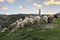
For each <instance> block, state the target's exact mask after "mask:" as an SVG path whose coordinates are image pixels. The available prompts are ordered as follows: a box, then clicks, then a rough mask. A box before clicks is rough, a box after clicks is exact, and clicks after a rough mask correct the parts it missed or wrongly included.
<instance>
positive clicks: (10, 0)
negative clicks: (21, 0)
mask: <svg viewBox="0 0 60 40" xmlns="http://www.w3.org/2000/svg"><path fill="white" fill-rule="evenodd" d="M7 1H8V2H9V3H14V1H15V0H7Z"/></svg>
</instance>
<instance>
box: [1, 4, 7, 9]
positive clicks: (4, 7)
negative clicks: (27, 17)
mask: <svg viewBox="0 0 60 40" xmlns="http://www.w3.org/2000/svg"><path fill="white" fill-rule="evenodd" d="M0 9H3V10H7V9H8V8H7V6H6V5H2V6H0Z"/></svg>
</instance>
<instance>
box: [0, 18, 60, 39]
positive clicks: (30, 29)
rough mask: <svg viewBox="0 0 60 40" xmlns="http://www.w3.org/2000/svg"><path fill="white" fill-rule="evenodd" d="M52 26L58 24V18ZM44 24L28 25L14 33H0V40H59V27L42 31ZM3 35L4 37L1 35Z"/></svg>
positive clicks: (59, 20)
mask: <svg viewBox="0 0 60 40" xmlns="http://www.w3.org/2000/svg"><path fill="white" fill-rule="evenodd" d="M53 24H60V18H58V19H56V20H55V21H53ZM44 26H45V23H44V22H43V21H41V22H40V23H39V24H32V25H28V26H26V27H25V28H23V29H18V30H17V31H16V32H14V33H10V30H9V31H8V32H5V34H4V33H0V40H60V25H59V26H58V27H56V28H53V29H50V28H46V29H43V27H44ZM3 34H4V35H3Z"/></svg>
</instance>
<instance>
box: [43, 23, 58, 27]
mask: <svg viewBox="0 0 60 40" xmlns="http://www.w3.org/2000/svg"><path fill="white" fill-rule="evenodd" d="M56 27H59V25H58V24H52V23H51V24H46V25H45V27H44V28H56Z"/></svg>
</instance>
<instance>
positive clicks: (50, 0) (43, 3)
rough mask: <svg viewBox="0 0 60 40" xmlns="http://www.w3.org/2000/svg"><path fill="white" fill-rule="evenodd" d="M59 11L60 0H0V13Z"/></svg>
mask: <svg viewBox="0 0 60 40" xmlns="http://www.w3.org/2000/svg"><path fill="white" fill-rule="evenodd" d="M38 9H41V13H42V14H47V13H57V12H60V0H0V14H18V13H27V14H28V13H38Z"/></svg>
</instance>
